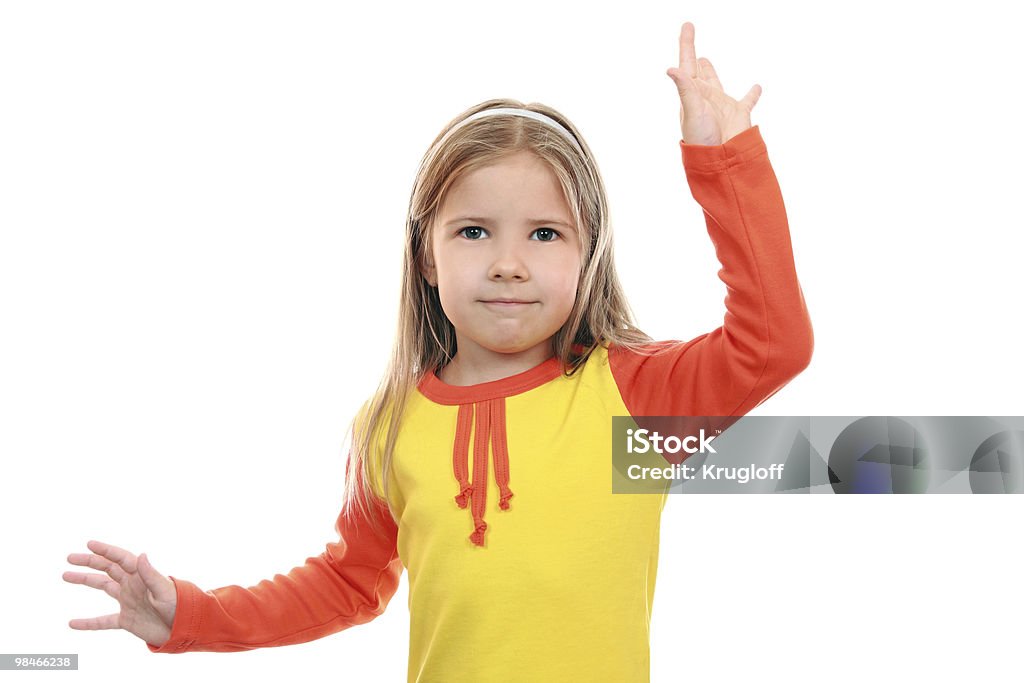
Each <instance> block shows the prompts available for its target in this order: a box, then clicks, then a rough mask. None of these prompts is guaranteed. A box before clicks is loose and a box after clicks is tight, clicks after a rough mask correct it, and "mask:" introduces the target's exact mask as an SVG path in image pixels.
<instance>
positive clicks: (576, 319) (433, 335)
mask: <svg viewBox="0 0 1024 683" xmlns="http://www.w3.org/2000/svg"><path fill="white" fill-rule="evenodd" d="M493 107H518V108H522V109H528V110H531V111H535V112H539V113H541V114H545V115H547V116H549V117H551V118H552V119H554V120H556V121H558V122H559V123H560V124H561V125H562V126H564V127H565V128H566V129H568V130H569V131H570V132H571V133H572V134H573V135H574V136H575V138H576V140H577V141H578V142H579V144H580V147H581V148H582V150H583V152H582V153H581V152H580V151H578V150H577V149H576V148H575V146H574V145H573V144H572V142H571V141H570V140H567V139H566V138H564V137H563V136H562V135H559V134H558V132H557V131H555V130H552V128H551V127H550V126H549V125H547V124H545V123H541V122H539V121H535V120H533V119H530V118H526V117H523V116H515V115H506V114H495V115H491V116H484V117H481V118H478V119H476V120H474V121H471V122H469V123H467V124H465V125H463V126H461V127H459V128H458V129H457V130H455V131H454V132H453V133H452V134H451V135H449V136H447V137H446V133H448V131H449V130H451V129H452V128H454V127H455V126H456V125H457V124H458V123H459V122H460V121H462V120H463V119H464V118H466V117H468V116H471V115H472V114H475V113H476V112H478V111H482V110H484V109H490V108H493ZM520 151H529V152H532V153H533V154H535V155H536V156H537V157H539V158H540V159H541V160H542V161H544V162H546V163H547V165H548V166H549V167H550V168H551V170H552V171H553V172H554V174H555V175H556V176H557V178H558V181H559V183H560V184H561V186H562V190H563V192H564V193H565V198H566V200H567V203H568V205H569V207H570V209H571V210H572V212H573V218H574V220H575V223H576V225H577V226H579V234H580V242H581V250H582V272H581V276H580V282H579V287H578V289H577V294H576V303H575V304H574V306H573V308H572V311H571V312H570V313H569V317H568V319H567V320H566V322H565V324H564V325H562V327H561V328H560V329H559V330H558V332H557V333H556V334H555V335H554V337H553V339H552V347H553V349H554V352H555V355H556V356H557V357H558V358H559V360H560V363H561V366H562V373H563V375H565V376H571V375H572V374H573V373H575V372H576V370H577V369H578V368H579V367H580V366H581V365H582V364H583V363H584V362H586V360H587V358H589V356H590V354H591V353H592V352H593V351H594V349H595V348H597V346H598V345H599V344H604V345H608V344H616V345H621V346H625V347H629V348H632V349H635V350H638V351H641V352H643V351H644V350H643V349H642V348H641V347H642V345H643V344H645V343H647V342H650V341H651V338H650V337H649V336H648V335H647V334H645V333H644V332H642V331H641V330H640V329H638V328H637V327H636V326H635V324H634V322H633V314H632V311H631V309H630V308H629V304H628V303H627V301H626V297H625V295H624V294H623V291H622V287H621V286H620V284H619V279H618V276H617V275H616V273H615V265H614V261H613V253H612V229H611V220H610V217H609V211H608V199H607V196H606V194H605V187H604V182H603V180H602V179H601V174H600V172H599V170H598V167H597V162H596V161H595V160H594V157H593V155H592V154H591V152H590V148H589V147H588V146H587V144H586V142H584V140H583V137H582V136H581V135H580V134H579V132H578V131H577V130H576V128H575V126H573V125H572V123H570V122H569V120H568V119H567V118H566V117H565V116H563V115H562V114H560V113H559V112H558V111H556V110H554V109H552V108H551V107H548V106H545V105H543V104H539V103H531V104H528V105H525V104H523V103H522V102H519V101H518V100H513V99H506V98H500V99H493V100H487V101H485V102H481V103H480V104H477V105H475V106H473V107H470V108H469V109H467V110H466V111H464V112H463V113H462V114H460V115H459V116H457V117H455V118H454V119H452V121H450V122H449V123H448V125H447V126H445V128H444V129H443V130H442V131H441V132H440V133H439V134H438V136H437V137H436V138H435V139H434V142H433V143H432V144H431V146H430V148H429V149H428V150H427V153H426V154H425V155H424V157H423V159H422V160H421V162H420V166H419V170H418V172H417V174H416V180H415V182H414V184H413V189H412V196H411V198H410V200H409V211H408V215H407V218H406V223H405V256H404V258H403V263H402V287H401V295H400V300H399V306H398V327H397V331H396V334H395V340H394V345H393V347H392V351H391V359H390V361H389V363H388V367H387V370H386V371H385V373H384V377H383V378H382V379H381V382H380V384H379V385H378V387H377V390H376V391H375V393H374V394H373V396H372V397H371V398H370V399H369V400H368V401H366V403H364V404H363V406H362V408H361V409H360V411H359V414H358V415H357V416H356V417H355V418H354V419H353V421H352V423H351V424H350V429H351V433H352V447H351V450H350V451H349V466H348V469H347V470H346V478H345V495H344V503H343V510H346V511H349V512H351V511H352V508H353V506H358V507H359V509H360V511H361V513H362V514H364V515H366V516H367V517H369V518H370V519H371V520H372V521H371V523H372V525H373V526H374V528H375V529H378V530H379V529H380V527H379V525H378V523H377V520H376V519H375V515H373V514H370V510H371V509H372V508H373V506H371V504H370V503H371V501H375V502H376V504H377V505H380V504H381V502H382V501H381V498H383V502H384V503H386V504H387V507H388V509H389V510H391V512H392V516H393V517H395V515H394V510H393V508H392V505H391V496H390V494H389V488H390V485H389V484H390V482H389V473H390V471H391V461H392V458H393V456H394V447H395V439H396V435H397V433H398V425H399V424H400V423H401V419H402V414H403V412H404V409H405V403H406V400H407V398H408V396H409V394H410V392H411V391H413V390H414V389H415V388H416V386H417V384H418V383H419V381H420V380H421V379H422V377H423V376H424V374H425V373H427V372H430V371H432V370H433V371H439V370H440V369H441V368H442V367H444V366H445V365H446V364H447V363H448V362H449V361H451V359H452V357H453V356H454V355H455V351H456V345H455V328H454V327H453V326H452V323H451V321H449V320H448V317H447V316H446V315H445V313H444V311H443V310H442V308H441V302H440V298H439V296H438V291H437V288H436V287H432V286H430V284H429V283H428V282H427V280H426V278H425V277H424V276H423V271H422V267H423V265H424V257H425V256H426V254H425V253H424V250H425V249H428V248H429V245H430V244H431V236H430V234H431V229H432V226H433V223H434V220H435V219H436V217H437V215H438V212H439V210H440V207H441V206H442V204H443V202H444V199H445V196H446V195H447V193H448V191H449V189H450V188H451V187H452V185H453V184H454V183H455V182H456V181H457V180H458V179H459V178H460V177H461V176H462V175H463V174H465V173H468V172H470V171H473V170H474V169H477V168H480V167H483V166H489V165H493V164H495V163H497V162H499V161H501V159H502V158H504V157H506V156H508V155H511V154H514V153H516V152H520ZM574 347H575V348H574ZM580 351H581V352H580ZM382 436H383V437H385V438H384V439H383V441H384V445H383V448H382V449H381V448H380V441H381V440H382V439H381V437H382ZM378 451H379V452H378ZM378 486H379V489H377V488H376V487H378Z"/></svg>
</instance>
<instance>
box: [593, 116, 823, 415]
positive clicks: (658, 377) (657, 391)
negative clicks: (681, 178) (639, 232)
mask: <svg viewBox="0 0 1024 683" xmlns="http://www.w3.org/2000/svg"><path fill="white" fill-rule="evenodd" d="M679 144H680V149H681V152H682V157H683V166H684V168H685V171H686V179H687V182H688V183H689V186H690V190H691V192H692V194H693V197H694V199H696V200H697V203H698V204H700V206H701V207H702V208H703V210H704V216H705V219H706V223H707V230H708V235H709V236H710V237H711V241H712V243H713V244H714V247H715V252H716V255H717V257H718V260H719V261H720V262H721V264H722V268H721V270H719V271H718V275H719V277H720V278H721V280H722V281H723V282H724V283H725V285H726V290H727V294H726V298H725V307H726V312H725V320H724V324H723V325H722V326H721V327H719V328H717V329H716V330H714V331H713V332H708V333H705V334H702V335H700V336H699V337H696V338H694V339H691V340H689V341H674V340H673V341H667V342H654V343H652V344H651V345H650V346H651V348H652V349H653V350H654V351H655V352H654V354H653V355H650V356H645V355H642V354H639V353H636V352H631V351H629V350H628V349H625V348H624V347H619V346H612V347H611V348H610V349H609V362H610V364H611V369H612V374H613V376H614V377H615V380H616V383H617V384H618V386H619V390H620V393H621V394H622V397H623V401H624V402H625V404H626V407H627V408H628V409H629V411H630V413H631V414H632V415H719V416H731V415H736V416H741V415H744V414H746V413H747V412H748V411H750V410H751V409H752V408H754V407H756V406H757V405H759V404H760V403H762V402H764V401H765V400H766V399H768V398H769V397H771V396H772V395H773V394H775V393H776V392H777V391H778V390H779V389H781V388H782V387H783V386H785V385H786V384H788V383H789V381H790V380H791V379H792V378H793V377H795V376H796V375H798V374H799V373H800V372H801V371H803V369H804V368H806V367H807V365H808V364H809V363H810V358H811V354H812V352H813V348H814V334H813V330H812V328H811V321H810V317H809V316H808V313H807V306H806V304H805V302H804V297H803V292H802V290H801V289H800V283H799V282H798V280H797V276H796V267H795V265H794V261H793V248H792V244H791V241H790V235H789V223H788V221H787V218H786V209H785V206H784V204H783V201H782V192H781V190H780V189H779V184H778V180H777V179H776V177H775V172H774V170H773V169H772V166H771V163H770V162H769V160H768V151H767V149H766V147H765V144H764V140H763V139H762V138H761V132H760V130H759V128H758V127H757V126H753V127H751V128H748V129H747V130H745V131H743V132H741V133H739V134H737V135H735V136H734V137H732V138H730V139H729V140H727V141H726V142H725V143H724V144H721V145H711V146H704V145H688V144H686V143H685V142H683V141H680V143H679Z"/></svg>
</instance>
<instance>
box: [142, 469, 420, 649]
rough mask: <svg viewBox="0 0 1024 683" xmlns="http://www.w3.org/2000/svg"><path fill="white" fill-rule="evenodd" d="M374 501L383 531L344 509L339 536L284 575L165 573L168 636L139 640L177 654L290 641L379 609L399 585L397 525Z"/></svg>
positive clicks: (358, 619)
mask: <svg viewBox="0 0 1024 683" xmlns="http://www.w3.org/2000/svg"><path fill="white" fill-rule="evenodd" d="M350 462H351V461H350ZM347 469H348V465H346V471H347ZM375 503H376V505H377V511H378V512H380V513H381V515H382V516H381V518H380V519H381V521H382V523H381V525H380V526H381V527H382V528H383V530H384V533H383V534H377V533H375V531H374V529H373V528H372V527H371V526H370V522H369V520H367V518H366V517H364V516H360V515H357V514H353V515H346V514H345V512H344V511H343V512H342V513H341V514H340V515H339V516H338V520H337V522H336V524H335V529H336V530H337V532H338V536H339V540H337V541H335V542H333V543H328V544H327V547H326V550H325V551H324V552H323V553H322V554H320V555H319V556H317V557H310V558H308V559H307V560H306V562H305V564H304V565H303V566H301V567H296V568H294V569H292V570H291V571H290V572H288V574H287V575H284V576H282V575H280V574H278V575H276V576H274V578H273V579H272V580H264V581H261V582H260V583H259V584H258V585H256V586H252V587H249V588H242V587H241V586H226V587H224V588H216V589H214V590H210V591H202V590H200V589H199V588H198V587H197V586H196V585H195V584H193V583H191V582H189V581H185V580H184V579H179V578H175V577H173V576H171V577H170V578H171V580H172V581H174V586H175V589H176V591H177V600H178V603H177V609H176V611H175V614H174V623H173V624H172V625H171V635H170V638H169V639H168V641H167V642H166V643H164V644H163V645H161V646H160V647H156V646H154V645H152V644H150V643H146V647H148V648H149V650H150V652H161V653H172V654H176V653H182V652H238V651H241V650H251V649H255V648H260V647H276V646H280V645H294V644H296V643H305V642H307V641H310V640H315V639H317V638H323V637H324V636H327V635H330V634H332V633H336V632H338V631H341V630H344V629H346V628H349V627H350V626H355V625H357V624H363V623H366V622H368V621H370V620H371V619H373V618H374V617H376V616H378V615H380V614H381V613H382V612H384V608H385V607H386V606H387V604H388V602H389V601H390V600H391V597H392V596H393V595H394V594H395V591H396V590H397V589H398V583H399V579H400V577H401V574H402V564H401V560H400V559H399V558H398V551H397V545H396V539H397V535H398V527H397V526H396V524H395V521H394V519H393V518H392V517H391V513H390V512H389V511H388V508H387V505H386V503H385V502H384V501H382V500H375Z"/></svg>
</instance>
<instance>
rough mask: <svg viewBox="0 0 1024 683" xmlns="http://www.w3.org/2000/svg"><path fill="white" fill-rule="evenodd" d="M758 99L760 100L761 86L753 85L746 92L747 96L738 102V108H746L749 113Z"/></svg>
mask: <svg viewBox="0 0 1024 683" xmlns="http://www.w3.org/2000/svg"><path fill="white" fill-rule="evenodd" d="M759 99H761V86H760V85H758V84H757V83H755V84H754V86H753V87H752V88H751V89H750V90H749V91H747V94H746V95H744V96H743V99H742V100H740V106H742V107H746V109H747V111H748V112H749V111H750V110H751V109H753V108H754V105H755V104H757V101H758V100H759Z"/></svg>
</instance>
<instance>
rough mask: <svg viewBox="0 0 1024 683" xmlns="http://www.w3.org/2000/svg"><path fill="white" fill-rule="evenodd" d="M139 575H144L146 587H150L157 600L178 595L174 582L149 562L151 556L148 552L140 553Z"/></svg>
mask: <svg viewBox="0 0 1024 683" xmlns="http://www.w3.org/2000/svg"><path fill="white" fill-rule="evenodd" d="M139 576H141V577H142V581H143V583H145V584H146V588H148V589H149V592H150V593H152V594H153V597H154V598H156V599H157V600H172V599H174V598H175V597H176V595H177V590H176V589H175V587H174V583H173V582H172V581H171V580H170V579H168V578H166V577H164V575H163V574H161V573H160V572H158V571H157V570H155V569H153V565H151V564H150V563H149V556H148V555H146V553H142V554H141V555H139Z"/></svg>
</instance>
